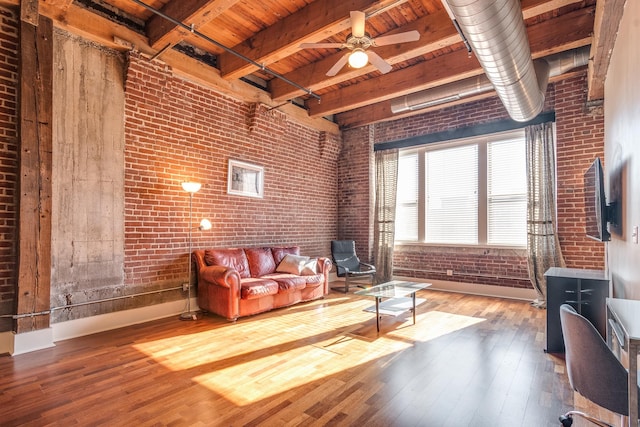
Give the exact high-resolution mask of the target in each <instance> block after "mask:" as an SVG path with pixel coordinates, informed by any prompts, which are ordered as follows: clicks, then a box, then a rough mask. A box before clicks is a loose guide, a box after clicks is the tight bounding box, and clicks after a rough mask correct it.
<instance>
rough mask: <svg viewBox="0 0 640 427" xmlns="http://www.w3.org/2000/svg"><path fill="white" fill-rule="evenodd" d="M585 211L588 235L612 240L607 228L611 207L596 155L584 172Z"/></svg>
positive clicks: (596, 238) (604, 240) (602, 239)
mask: <svg viewBox="0 0 640 427" xmlns="http://www.w3.org/2000/svg"><path fill="white" fill-rule="evenodd" d="M584 213H585V226H586V232H587V236H588V237H591V238H592V239H595V240H598V241H600V242H607V241H609V240H611V234H610V233H609V230H608V229H607V221H608V219H609V209H608V207H607V201H606V199H605V195H604V177H603V173H602V163H601V162H600V158H599V157H596V159H595V160H594V161H593V163H592V164H591V166H589V169H587V171H586V172H585V174H584Z"/></svg>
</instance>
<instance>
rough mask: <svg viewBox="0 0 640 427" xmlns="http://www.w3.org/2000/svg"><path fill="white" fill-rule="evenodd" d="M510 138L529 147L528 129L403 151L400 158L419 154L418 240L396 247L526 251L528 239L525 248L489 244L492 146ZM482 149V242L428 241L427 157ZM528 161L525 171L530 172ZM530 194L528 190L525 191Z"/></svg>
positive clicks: (522, 246)
mask: <svg viewBox="0 0 640 427" xmlns="http://www.w3.org/2000/svg"><path fill="white" fill-rule="evenodd" d="M509 138H520V139H522V143H523V144H525V143H526V142H525V130H524V128H519V129H513V130H508V131H504V132H496V133H491V134H483V135H477V136H473V137H469V138H461V139H456V140H452V141H443V142H437V143H429V144H424V145H420V146H413V147H408V148H405V149H400V150H399V156H403V155H412V154H417V156H418V178H417V179H418V238H417V240H398V239H396V240H395V242H394V243H395V245H423V246H440V247H469V248H504V249H517V250H520V249H524V248H526V239H525V241H524V243H523V244H522V245H495V244H489V243H488V226H489V224H488V194H487V193H488V185H487V184H488V183H487V180H488V176H487V175H488V157H487V156H488V144H489V143H490V142H494V141H501V140H505V139H509ZM474 144H475V145H477V146H478V199H479V200H478V212H477V218H478V243H477V244H461V243H430V242H427V241H426V217H425V216H426V200H425V199H426V188H425V187H426V184H425V182H426V181H425V174H426V170H425V163H426V161H425V158H426V153H427V152H428V151H435V150H442V149H446V148H453V147H459V146H465V145H474ZM526 167H527V165H526V160H525V164H523V168H525V170H526ZM525 192H526V189H525Z"/></svg>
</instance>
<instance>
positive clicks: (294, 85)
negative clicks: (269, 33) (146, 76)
mask: <svg viewBox="0 0 640 427" xmlns="http://www.w3.org/2000/svg"><path fill="white" fill-rule="evenodd" d="M131 1H133V2H134V3H136V4H138V5H140V6H142V7H144V8H145V9H147V10H149V11H151V12H153V13H155V14H156V15H158V16H160V17H162V18H164V19H166V20H167V21H169V22H171V23H172V24H174V25H177V26H179V27H181V28H183V29H185V30H187V31H189V32H190V33H192V34H194V35H196V36H198V37H200V38H201V39H203V40H206V41H208V42H209V43H212V44H214V45H216V46H218V47H219V48H221V49H224V50H225V51H227V52H229V53H230V54H232V55H235V56H237V57H238V58H240V59H242V60H243V61H245V62H248V63H249V64H251V65H255V66H256V67H258V68H260V69H261V70H262V71H265V72H267V73H269V74H271V75H272V76H273V77H275V78H278V79H280V80H282V81H284V82H286V83H288V84H290V85H291V86H293V87H295V88H297V89H300V90H302V91H304V92H306V93H307V94H308V95H310V96H312V97H314V98H316V99H317V100H318V101H320V95H317V94H315V93H314V92H313V91H312V90H311V89H308V88H305V87H302V86H300V85H299V84H298V83H296V82H294V81H291V80H289V79H288V78H286V77H285V76H283V75H282V74H280V73H277V72H275V71H273V70H272V69H270V68H268V67H266V66H265V65H264V64H259V63H257V62H256V61H254V60H253V59H251V58H249V57H247V56H244V55H243V54H241V53H240V52H236V51H235V50H233V49H231V48H230V47H227V46H225V45H223V44H222V43H220V42H218V41H216V40H214V39H212V38H211V37H209V36H207V35H206V34H203V33H201V32H200V31H198V30H196V29H195V28H194V26H193V24H191V26H189V25H186V24H183V23H182V22H180V21H178V20H176V19H174V18H172V17H170V16H169V15H167V14H165V13H163V12H162V11H160V10H158V9H156V8H154V7H152V6H149V5H148V4H146V3H144V2H142V1H140V0H131Z"/></svg>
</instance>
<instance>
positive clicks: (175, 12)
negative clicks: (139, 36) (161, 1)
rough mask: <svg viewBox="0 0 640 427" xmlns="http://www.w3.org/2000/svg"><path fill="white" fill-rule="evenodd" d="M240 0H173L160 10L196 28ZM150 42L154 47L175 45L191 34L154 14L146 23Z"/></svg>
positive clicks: (160, 47)
mask: <svg viewBox="0 0 640 427" xmlns="http://www.w3.org/2000/svg"><path fill="white" fill-rule="evenodd" d="M239 1H240V0H172V1H170V2H169V3H167V4H165V5H164V6H163V7H162V9H161V10H160V11H161V12H162V13H163V14H165V15H167V16H169V17H171V18H173V19H175V20H176V21H178V22H181V23H183V24H185V25H188V26H191V25H193V28H194V29H198V28H200V27H201V26H202V25H204V24H206V23H208V22H210V21H212V20H213V19H215V18H216V17H217V16H219V15H221V14H222V13H224V12H225V11H226V10H227V9H229V8H231V7H233V6H234V5H235V4H236V3H238V2H239ZM146 27H147V28H146V31H147V37H149V44H150V45H151V47H152V48H154V49H162V48H164V47H165V46H167V45H168V46H173V45H175V44H177V43H179V42H180V41H182V40H183V39H184V38H186V37H187V36H188V35H189V31H187V30H185V29H184V28H182V27H179V26H177V25H175V24H174V23H172V22H170V21H168V20H167V19H165V18H163V17H162V16H159V15H153V16H152V17H151V18H150V19H149V20H148V21H147V25H146Z"/></svg>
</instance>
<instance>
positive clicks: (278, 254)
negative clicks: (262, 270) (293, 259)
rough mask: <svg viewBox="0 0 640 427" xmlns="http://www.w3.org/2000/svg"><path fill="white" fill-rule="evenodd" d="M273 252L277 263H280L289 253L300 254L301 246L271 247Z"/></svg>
mask: <svg viewBox="0 0 640 427" xmlns="http://www.w3.org/2000/svg"><path fill="white" fill-rule="evenodd" d="M271 253H272V254H273V261H274V262H275V263H276V265H278V264H280V262H281V261H282V259H283V258H284V257H285V255H287V254H291V255H300V246H290V247H287V248H271Z"/></svg>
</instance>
